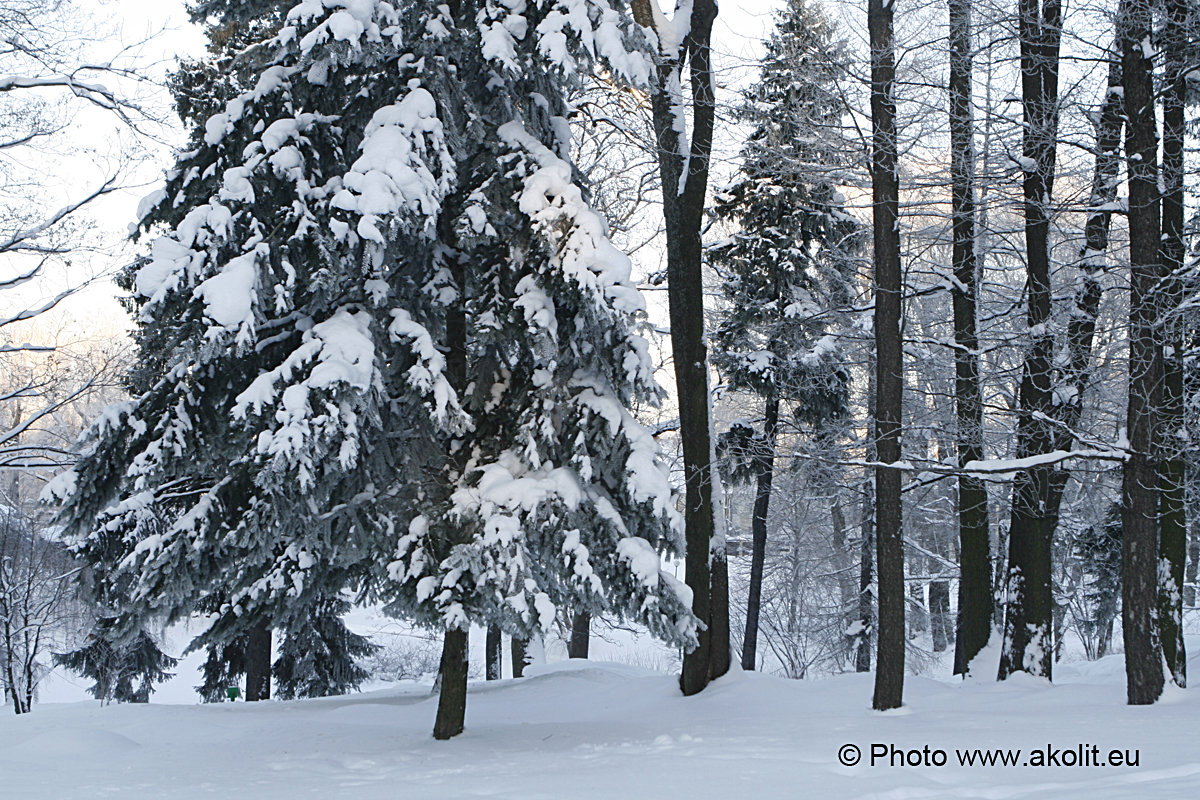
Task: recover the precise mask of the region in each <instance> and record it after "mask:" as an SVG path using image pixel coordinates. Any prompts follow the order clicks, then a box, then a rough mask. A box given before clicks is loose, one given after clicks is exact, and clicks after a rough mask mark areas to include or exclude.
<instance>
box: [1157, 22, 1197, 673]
mask: <svg viewBox="0 0 1200 800" xmlns="http://www.w3.org/2000/svg"><path fill="white" fill-rule="evenodd" d="M1165 7H1166V13H1167V24H1166V26H1165V27H1164V29H1163V32H1162V35H1163V42H1164V45H1165V46H1164V48H1163V50H1164V52H1165V56H1166V63H1165V64H1164V68H1163V72H1164V81H1163V83H1164V91H1163V146H1162V158H1163V163H1162V184H1163V196H1162V240H1161V255H1162V269H1163V272H1164V274H1165V275H1166V284H1165V287H1166V288H1165V291H1164V292H1163V297H1162V300H1163V311H1164V313H1165V314H1166V315H1167V317H1166V319H1165V320H1164V322H1165V324H1164V327H1163V331H1164V333H1165V336H1164V338H1163V341H1164V342H1165V345H1166V347H1165V348H1164V350H1163V369H1164V380H1163V401H1162V418H1161V426H1160V430H1161V432H1162V433H1161V436H1162V441H1163V443H1164V448H1163V450H1164V452H1163V464H1162V470H1161V472H1162V477H1161V485H1160V493H1159V557H1160V559H1161V560H1162V565H1161V567H1160V568H1159V572H1158V575H1159V586H1158V625H1159V638H1160V641H1161V643H1162V650H1163V657H1164V658H1165V659H1166V662H1167V669H1168V670H1169V671H1170V673H1171V679H1172V680H1173V681H1174V682H1175V684H1176V685H1178V686H1181V687H1182V686H1186V685H1187V650H1186V649H1185V647H1184V644H1183V574H1184V568H1185V566H1186V563H1187V513H1186V511H1185V509H1184V471H1185V466H1184V452H1183V445H1182V443H1183V441H1184V439H1183V438H1182V436H1181V434H1182V433H1183V432H1184V421H1183V332H1182V325H1181V324H1180V320H1179V319H1178V318H1177V316H1176V313H1175V312H1176V311H1177V309H1178V308H1179V307H1180V305H1182V303H1183V281H1182V273H1183V258H1184V243H1183V218H1184V201H1183V176H1184V151H1183V144H1184V136H1185V120H1184V104H1185V101H1186V98H1187V73H1188V70H1189V65H1188V59H1187V53H1186V48H1187V46H1188V42H1187V30H1188V23H1189V16H1190V15H1189V13H1188V3H1187V0H1166V2H1165Z"/></svg>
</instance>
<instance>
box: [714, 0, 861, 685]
mask: <svg viewBox="0 0 1200 800" xmlns="http://www.w3.org/2000/svg"><path fill="white" fill-rule="evenodd" d="M848 60H849V58H848V53H847V52H846V50H845V48H844V46H843V45H842V44H841V43H840V42H839V41H838V39H837V38H836V33H835V31H834V28H833V26H832V23H831V22H830V21H829V19H828V18H827V17H826V16H825V14H824V13H823V12H822V10H821V9H820V7H819V6H817V5H813V4H810V3H807V2H805V0H789V2H788V4H787V7H786V8H785V9H784V10H783V11H781V12H780V14H779V16H778V18H777V20H776V23H775V32H774V33H773V34H772V35H771V38H770V39H769V40H768V41H767V44H766V52H765V54H764V55H763V57H762V60H761V62H760V73H759V80H758V82H757V83H756V84H754V86H752V87H751V88H750V89H749V90H748V92H747V96H746V99H745V102H744V103H743V105H742V106H741V108H740V113H739V117H740V118H741V121H742V122H744V123H746V124H748V125H751V126H753V127H752V131H751V133H750V136H749V139H748V140H747V142H746V144H745V146H744V147H743V148H742V153H741V159H742V161H741V169H740V171H739V173H738V175H737V176H736V178H735V180H734V182H733V183H732V184H731V185H729V186H728V187H726V188H725V189H723V190H722V191H721V192H720V193H719V194H718V195H717V204H716V207H715V208H714V211H713V213H714V215H715V216H716V217H717V218H718V219H721V220H726V221H728V222H729V223H731V224H733V225H736V226H738V230H737V231H736V232H735V233H734V234H733V236H732V237H731V238H729V239H728V240H726V241H724V242H721V243H719V244H717V245H715V246H713V247H711V248H709V250H708V258H709V261H710V263H711V264H712V265H713V266H714V267H715V269H716V271H717V273H718V274H719V275H720V278H721V293H722V295H723V298H724V301H725V302H724V303H723V306H722V311H721V315H720V318H719V320H718V322H717V324H716V330H715V333H714V339H715V344H716V346H715V348H714V351H713V362H714V364H715V365H716V366H717V368H718V369H719V370H720V372H721V374H722V377H723V378H724V380H725V381H726V383H727V384H728V386H729V387H730V388H731V389H733V390H735V391H739V392H747V393H750V394H753V395H756V396H758V397H760V398H761V399H762V402H763V417H762V419H761V421H760V422H758V423H756V424H755V426H754V429H753V430H750V429H743V428H738V429H735V430H731V431H730V434H729V435H727V436H726V437H724V440H723V441H724V443H725V444H726V445H728V447H726V448H723V449H730V448H732V449H738V450H741V451H742V454H743V455H744V456H748V458H747V459H745V460H746V461H747V467H748V469H747V470H746V473H747V474H746V475H745V476H744V477H745V478H747V479H749V480H753V481H754V483H755V487H756V488H755V502H754V513H753V517H752V523H751V525H752V534H753V554H752V557H751V574H750V594H749V600H748V603H747V609H746V627H745V638H744V642H743V646H742V668H743V669H754V666H755V658H756V647H757V636H758V617H759V606H760V595H761V588H762V574H763V562H764V557H765V550H766V540H767V514H768V509H769V505H770V501H771V483H772V478H773V475H774V461H775V450H776V441H777V437H778V434H779V430H780V407H781V404H782V405H783V407H784V411H785V412H788V413H789V414H790V419H792V420H794V422H796V423H798V424H800V425H803V426H811V427H812V428H814V429H815V428H820V427H821V426H823V425H825V424H827V423H828V422H829V421H830V420H831V419H834V418H838V417H840V416H842V415H843V414H844V413H845V411H846V405H847V402H848V388H847V387H848V383H849V373H848V371H847V370H846V367H845V366H844V361H845V359H844V357H843V354H842V353H841V352H840V346H839V344H838V343H837V339H836V327H837V310H838V309H844V308H846V307H847V305H848V302H849V297H850V291H849V281H850V280H851V278H852V272H853V269H854V266H855V265H854V255H855V253H856V252H857V251H859V250H860V249H861V246H862V232H861V225H860V224H859V223H858V222H857V221H856V220H855V219H854V218H853V217H851V216H850V215H849V214H847V213H846V212H845V210H844V207H843V203H844V200H843V198H842V196H841V194H840V193H839V192H838V189H837V187H838V185H839V184H840V183H844V182H845V181H846V172H847V169H848V168H850V167H852V165H853V162H854V161H855V149H854V147H853V146H852V145H851V143H850V142H849V141H847V140H846V138H845V137H844V136H843V127H842V116H843V108H844V104H843V101H842V97H841V93H840V91H839V81H840V80H841V79H842V78H843V76H844V75H845V74H846V70H847V67H848ZM786 422H787V420H785V423H786ZM785 428H786V425H785ZM746 434H748V435H746ZM737 440H741V441H742V444H743V445H749V448H747V447H745V446H743V447H740V448H739V447H736V441H737Z"/></svg>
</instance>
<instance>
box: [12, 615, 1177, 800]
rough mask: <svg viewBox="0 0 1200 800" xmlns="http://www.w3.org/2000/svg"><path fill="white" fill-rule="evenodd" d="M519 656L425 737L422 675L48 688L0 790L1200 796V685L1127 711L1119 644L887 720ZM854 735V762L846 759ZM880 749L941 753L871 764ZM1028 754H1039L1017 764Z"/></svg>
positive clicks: (945, 684)
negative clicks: (264, 690) (256, 696)
mask: <svg viewBox="0 0 1200 800" xmlns="http://www.w3.org/2000/svg"><path fill="white" fill-rule="evenodd" d="M1189 638H1190V641H1189V643H1188V644H1189V645H1190V650H1191V652H1197V648H1200V638H1196V637H1189ZM531 672H532V675H530V676H528V677H525V678H522V679H519V680H511V679H509V680H504V681H500V682H495V683H484V682H482V681H480V682H473V683H472V686H471V691H470V696H469V700H468V706H467V731H466V733H464V734H463V735H462V736H459V737H458V738H456V739H453V740H451V741H448V742H437V741H434V740H433V739H432V738H431V737H430V729H431V727H432V724H433V717H434V710H435V706H436V699H435V698H433V697H432V696H431V695H430V687H429V686H428V685H423V684H420V683H415V682H408V683H397V684H394V685H392V686H390V687H388V688H384V689H379V690H374V691H369V692H364V693H362V694H356V695H351V696H347V697H339V698H326V699H321V700H302V701H295V702H268V703H258V704H246V703H234V704H230V703H222V704H216V705H207V706H205V705H174V704H168V703H152V704H150V705H142V706H135V705H121V706H107V707H100V706H99V705H98V704H96V703H94V702H78V703H42V704H40V705H38V706H37V707H36V708H35V709H34V711H33V713H31V714H28V715H26V716H22V717H16V716H13V715H0V776H2V778H0V782H2V786H0V796H4V797H13V798H28V799H29V800H34V799H35V798H92V797H113V798H123V799H126V800H128V799H131V798H156V799H157V798H207V797H238V798H307V797H320V798H470V797H491V798H523V799H532V798H556V799H557V798H642V797H660V798H671V797H689V798H731V797H755V798H762V797H767V798H773V797H781V798H782V797H809V798H821V799H822V800H826V799H828V798H860V797H861V798H867V797H874V798H894V799H895V800H899V799H900V798H905V799H907V798H942V797H945V798H997V799H999V798H1005V799H1008V798H1027V797H1028V798H1034V797H1039V798H1045V797H1053V798H1088V800H1104V799H1105V798H1133V797H1137V798H1193V797H1196V796H1197V795H1196V791H1197V790H1196V787H1197V785H1200V745H1197V740H1196V736H1195V724H1196V720H1197V719H1200V690H1196V689H1193V690H1190V691H1184V690H1179V689H1174V688H1168V691H1167V694H1166V695H1165V696H1164V698H1163V699H1162V701H1161V702H1160V703H1159V704H1157V705H1155V706H1152V707H1139V708H1131V707H1128V706H1126V705H1125V704H1124V697H1125V687H1124V674H1123V664H1122V659H1121V657H1120V656H1110V657H1108V658H1105V659H1102V660H1101V661H1098V662H1094V663H1088V662H1075V663H1069V664H1059V665H1058V666H1057V674H1056V683H1055V684H1054V685H1050V684H1048V683H1046V682H1045V681H1041V680H1035V679H1030V678H1023V677H1021V676H1018V677H1016V678H1013V679H1010V680H1008V681H1006V682H1004V683H999V684H998V683H995V682H993V681H983V680H979V681H976V680H968V681H958V680H952V679H946V680H931V679H929V678H920V677H911V676H910V677H909V679H908V683H907V686H906V691H905V701H906V704H905V707H904V708H902V709H899V710H897V711H894V712H888V713H882V714H881V713H877V712H873V711H872V710H871V709H870V700H871V691H872V678H871V676H870V675H869V674H864V675H843V676H839V677H833V678H828V679H822V680H803V681H791V680H784V679H781V678H776V677H771V676H763V675H757V674H751V673H735V674H731V675H729V676H727V677H725V678H723V679H721V680H719V681H717V682H716V683H714V684H713V685H712V686H711V687H710V688H709V689H707V690H706V691H704V692H703V693H702V694H701V695H699V696H696V697H693V698H684V697H682V696H681V695H680V694H679V691H678V689H677V685H676V678H675V677H674V676H672V675H668V674H664V673H661V672H655V671H653V670H650V669H645V668H640V667H632V666H628V665H618V664H613V663H606V662H586V661H568V662H559V663H557V664H550V665H547V666H541V667H534V668H531ZM1192 674H1193V675H1200V659H1193V660H1192ZM850 744H852V745H855V746H856V747H858V748H859V749H860V751H861V754H862V760H861V761H860V763H858V764H857V765H856V766H853V767H848V766H844V765H843V764H841V763H839V752H841V753H842V754H843V755H846V754H847V752H848V751H847V750H845V749H843V746H844V745H850ZM872 745H876V746H879V745H889V746H891V745H894V746H895V747H897V748H900V749H902V750H904V751H911V750H920V751H922V753H921V754H919V755H918V760H920V761H925V760H926V758H928V759H929V760H930V761H936V760H939V759H938V756H937V751H938V750H941V751H943V752H944V753H945V755H946V759H947V763H946V765H945V766H932V765H930V766H925V765H922V766H900V765H899V763H897V764H896V765H895V766H890V765H889V764H888V762H889V759H888V758H883V759H878V758H877V759H876V764H875V765H874V766H871V763H870V762H871V755H872ZM926 746H927V747H928V748H929V756H928V757H927V756H926V755H925V754H924V748H925V747H926ZM1081 746H1082V747H1083V749H1082V750H1081ZM1093 746H1095V747H1096V748H1097V750H1096V751H1093V750H1092V748H1093ZM998 748H1003V749H1010V750H1013V751H1015V750H1018V749H1019V750H1020V751H1021V752H1020V754H1019V756H1017V757H1016V758H1017V762H1018V763H1017V765H1015V766H990V767H989V766H979V765H978V764H977V765H976V766H960V765H959V753H960V752H966V751H969V750H974V749H981V750H985V751H993V750H996V749H998ZM1047 748H1049V750H1047ZM1112 750H1118V751H1120V752H1121V754H1122V756H1123V757H1125V755H1124V754H1125V751H1129V755H1133V754H1134V751H1136V758H1137V761H1138V764H1137V766H1120V767H1114V766H1104V767H1101V766H1073V767H1072V766H1066V765H1065V762H1067V761H1068V760H1076V761H1082V762H1086V761H1091V760H1094V758H1093V756H1092V755H1091V754H1092V753H1094V752H1098V753H1099V754H1100V756H1099V757H1100V758H1101V759H1102V760H1107V759H1108V757H1109V753H1110V751H1112ZM1068 751H1070V752H1071V753H1072V754H1073V758H1072V757H1069V756H1068V755H1067V752H1068ZM877 752H878V751H877ZM1037 752H1040V753H1041V755H1040V758H1041V759H1042V760H1044V761H1047V763H1048V765H1047V766H1042V767H1036V766H1025V763H1028V762H1030V761H1036V760H1037V759H1038V758H1039V756H1038V755H1036V753H1037ZM902 758H903V757H902ZM1055 764H1058V765H1057V766H1056V765H1055Z"/></svg>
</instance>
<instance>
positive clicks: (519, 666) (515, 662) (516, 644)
mask: <svg viewBox="0 0 1200 800" xmlns="http://www.w3.org/2000/svg"><path fill="white" fill-rule="evenodd" d="M526 663H528V662H527V661H526V653H525V640H524V639H522V638H520V637H519V636H514V637H512V671H513V677H514V678H524V677H525V664H526Z"/></svg>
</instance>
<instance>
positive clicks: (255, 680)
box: [246, 622, 271, 702]
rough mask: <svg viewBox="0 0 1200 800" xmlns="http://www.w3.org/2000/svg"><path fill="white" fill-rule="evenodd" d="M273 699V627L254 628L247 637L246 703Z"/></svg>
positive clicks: (262, 625) (266, 625)
mask: <svg viewBox="0 0 1200 800" xmlns="http://www.w3.org/2000/svg"><path fill="white" fill-rule="evenodd" d="M270 699H271V626H270V625H269V624H267V623H266V622H263V623H260V624H259V625H256V626H254V628H252V629H251V630H250V633H249V634H248V635H247V636H246V701H247V702H254V701H256V700H270Z"/></svg>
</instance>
